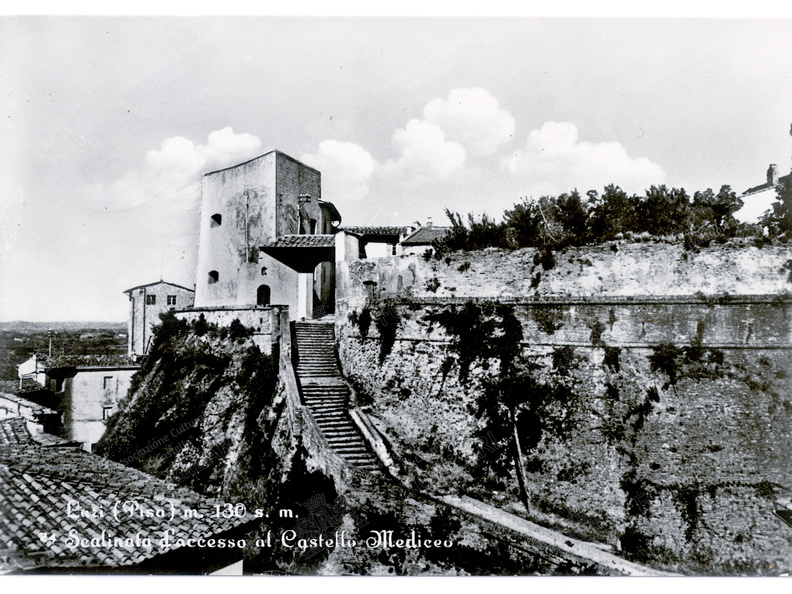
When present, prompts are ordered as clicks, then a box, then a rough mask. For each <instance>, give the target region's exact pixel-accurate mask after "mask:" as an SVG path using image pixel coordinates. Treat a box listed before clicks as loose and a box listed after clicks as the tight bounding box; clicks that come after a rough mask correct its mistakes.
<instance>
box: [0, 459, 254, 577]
mask: <svg viewBox="0 0 792 594" xmlns="http://www.w3.org/2000/svg"><path fill="white" fill-rule="evenodd" d="M0 484H2V485H3V488H2V489H0V550H3V549H5V555H6V556H7V557H10V561H9V562H8V564H7V565H6V567H5V568H2V567H0V571H2V570H4V571H6V572H7V571H12V570H14V569H31V568H35V567H47V568H53V567H64V568H65V567H72V568H76V567H124V566H132V565H137V564H140V563H142V562H144V561H147V560H149V559H152V558H154V557H156V556H158V555H161V554H163V553H166V552H169V551H171V550H174V548H173V547H171V548H164V547H162V546H160V540H161V539H162V537H163V531H164V530H170V533H169V536H170V538H171V540H176V539H179V538H184V539H188V538H193V539H197V538H209V537H216V536H218V535H221V534H223V533H226V532H228V531H229V530H232V529H235V528H238V527H241V526H243V525H244V524H247V523H250V522H253V521H255V520H254V519H253V518H252V516H251V514H247V515H246V516H244V517H243V518H236V517H234V518H214V515H215V508H214V505H216V504H219V502H218V501H215V500H212V499H208V498H205V497H203V496H201V495H199V494H197V493H195V492H194V491H190V490H188V489H184V488H181V487H179V486H178V485H175V484H173V483H169V482H166V481H163V480H160V479H157V478H155V477H153V476H150V475H148V474H146V473H144V472H141V471H139V470H135V469H133V468H129V467H127V466H123V465H122V464H118V463H115V462H111V461H110V460H106V459H104V458H101V457H99V456H95V455H92V454H89V453H87V452H84V451H82V450H80V449H78V448H48V447H43V446H39V445H7V446H2V447H0ZM69 501H74V502H77V503H78V504H79V506H80V509H81V510H86V511H88V512H92V511H93V510H100V511H101V513H100V514H91V513H89V514H86V515H88V517H83V516H82V515H80V514H72V515H73V516H74V515H76V516H77V517H69V515H67V511H68V510H67V505H68V502H69ZM125 502H126V507H122V506H124V503H125ZM135 505H136V506H137V507H136V508H135V507H134V506H135ZM187 508H189V509H191V510H196V511H197V512H198V513H199V514H201V517H200V518H199V517H198V516H195V517H190V518H185V517H184V513H183V511H184V510H185V509H187ZM114 509H115V510H116V512H117V517H116V514H115V513H114ZM130 510H132V513H130ZM157 510H164V511H163V513H164V516H162V517H157V515H156V514H157V513H158V512H157ZM147 511H151V512H152V514H148V513H146V512H147ZM172 511H173V512H174V513H173V515H172ZM71 531H75V532H74V533H72V532H71ZM70 533H71V534H72V536H74V534H77V535H79V536H80V538H85V539H92V538H96V539H99V540H98V541H97V542H98V545H99V546H82V545H81V544H80V543H74V541H73V540H71V539H70V538H71V537H70ZM103 535H104V541H102V540H101V537H102V536H103ZM136 535H139V536H140V537H141V538H144V537H146V536H148V537H149V538H150V539H151V545H152V546H151V547H147V546H142V545H135V544H133V545H132V546H127V545H126V544H125V543H122V542H114V538H134V537H135V536H136ZM108 544H109V545H110V546H107V545H108ZM70 545H75V546H70ZM76 545H79V546H76ZM192 550H194V551H195V552H196V557H197V556H200V555H202V554H203V553H205V552H210V550H208V549H192ZM1 564H2V560H0V565H1Z"/></svg>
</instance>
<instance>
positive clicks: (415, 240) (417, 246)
mask: <svg viewBox="0 0 792 594" xmlns="http://www.w3.org/2000/svg"><path fill="white" fill-rule="evenodd" d="M450 232H451V227H435V226H434V225H433V224H432V221H431V219H430V220H429V221H427V223H426V225H423V226H421V227H418V228H417V229H416V230H415V231H413V232H412V233H410V234H409V235H407V237H405V238H404V239H403V240H402V241H401V244H400V245H401V253H402V254H423V253H424V252H426V250H428V249H430V248H431V247H432V242H433V241H435V240H437V239H442V238H443V237H445V236H446V235H448V234H449V233H450Z"/></svg>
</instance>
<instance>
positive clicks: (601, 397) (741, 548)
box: [337, 244, 792, 574]
mask: <svg viewBox="0 0 792 594" xmlns="http://www.w3.org/2000/svg"><path fill="white" fill-rule="evenodd" d="M653 248H654V249H653V250H649V249H648V246H646V245H638V246H631V245H618V246H617V249H618V250H619V251H618V252H614V251H612V250H611V249H610V248H609V247H607V246H606V247H605V248H604V249H599V248H594V249H592V250H590V251H586V250H582V249H581V250H569V251H568V252H566V253H565V254H564V255H563V256H559V255H557V256H556V258H557V261H556V266H555V267H554V268H553V269H551V270H545V269H544V268H543V267H542V266H541V264H538V263H537V264H534V262H533V255H534V254H533V252H532V251H531V250H522V251H521V253H519V252H517V253H500V252H496V251H485V252H483V253H478V254H474V253H468V254H456V255H454V256H453V257H452V259H451V261H450V262H449V263H446V262H445V261H440V262H433V261H426V260H424V259H423V258H422V257H420V256H419V257H411V258H389V259H384V258H383V259H378V260H376V261H374V260H368V261H366V260H363V261H358V262H345V263H342V264H341V267H343V268H344V272H345V274H344V275H342V278H341V281H340V282H344V283H346V286H347V287H348V288H349V290H348V292H347V297H348V299H345V300H343V302H342V303H340V306H341V307H340V308H339V309H340V310H341V311H343V312H344V313H343V314H341V315H339V316H338V321H337V325H338V328H337V332H338V336H339V353H340V357H341V361H342V365H343V367H344V370H345V373H346V374H347V376H348V377H349V378H350V380H351V381H352V383H353V385H354V386H355V387H356V389H357V393H358V394H357V396H358V400H359V402H360V403H361V404H364V405H367V409H368V411H369V412H370V414H371V415H372V418H373V419H374V421H375V422H376V423H377V424H378V426H379V427H380V429H381V430H382V431H383V432H384V434H385V435H386V436H387V437H388V438H389V440H390V441H391V446H392V447H393V448H394V450H395V451H396V452H397V454H398V455H399V456H400V459H401V460H402V463H404V464H406V465H407V466H408V467H409V469H410V471H411V472H412V473H414V474H415V475H416V476H417V477H419V479H420V480H422V481H424V482H425V483H426V484H428V485H431V486H432V487H433V488H434V489H436V490H437V491H438V492H446V493H448V492H451V493H454V492H458V493H470V494H474V495H476V496H478V497H480V498H482V499H485V500H487V501H490V502H491V503H494V504H496V505H499V506H501V507H504V508H506V509H511V510H513V511H520V510H522V513H525V509H524V507H522V504H521V502H520V499H521V498H520V493H519V490H518V488H517V481H516V475H514V468H513V466H512V467H511V470H510V473H511V475H510V476H511V478H510V479H509V480H506V481H505V482H503V483H498V481H497V480H495V479H494V478H493V474H492V473H493V471H492V468H493V467H494V465H495V461H496V459H500V460H501V462H502V461H503V459H504V456H503V455H502V454H503V452H504V450H502V449H501V450H498V449H497V448H496V447H495V446H494V444H493V443H490V442H489V441H488V438H487V433H486V426H485V422H484V420H483V416H482V414H481V405H482V403H483V400H482V395H483V393H484V389H485V387H486V386H487V385H488V384H492V383H493V382H494V381H496V380H497V378H498V377H499V376H498V372H499V362H498V361H497V360H494V359H491V360H476V361H474V362H473V364H472V366H471V371H470V377H469V378H468V379H467V380H461V379H460V375H459V370H460V369H459V361H458V357H457V355H456V353H455V351H454V348H453V344H452V342H451V340H450V337H449V336H448V335H446V333H445V332H444V330H443V328H441V327H440V326H439V325H438V324H434V325H431V324H429V323H428V322H427V321H426V320H425V316H426V315H427V314H429V313H430V312H438V311H441V310H443V309H447V308H452V307H453V308H456V309H457V311H459V310H460V309H461V305H462V304H463V303H464V302H465V301H467V300H468V299H467V297H469V296H475V297H481V298H482V299H479V300H478V301H479V302H482V301H486V300H488V299H492V300H495V301H497V302H499V303H504V304H508V305H509V309H510V311H513V312H514V314H515V316H516V318H517V320H518V321H519V323H520V325H521V326H522V343H521V345H520V347H519V354H518V355H517V356H516V357H515V360H516V361H517V367H516V369H515V374H524V375H525V374H530V375H532V376H533V377H535V378H536V380H537V382H539V383H542V384H543V385H547V386H563V387H565V388H567V389H568V394H571V396H568V398H567V400H565V401H563V402H561V401H559V402H551V403H549V404H548V405H547V406H548V408H546V409H542V415H544V417H545V420H547V419H555V420H558V419H562V420H563V422H561V421H558V423H557V424H556V425H553V424H552V423H550V425H548V427H550V428H548V427H545V428H544V430H543V431H541V438H540V440H539V442H538V443H537V444H535V445H533V446H532V447H526V448H525V451H524V452H523V454H524V456H523V458H522V464H523V471H524V473H525V475H526V477H527V482H528V493H529V499H530V515H531V516H532V517H534V518H535V519H540V520H542V521H545V522H547V523H549V524H552V525H555V526H557V527H561V528H563V529H565V530H569V531H570V532H571V533H573V534H577V535H580V536H582V537H585V538H590V539H593V540H600V541H603V540H604V541H606V542H609V543H610V544H613V545H614V546H617V547H622V546H623V547H624V554H625V555H627V556H632V558H635V559H638V560H641V561H644V562H649V563H652V564H655V565H658V566H663V567H666V568H669V569H675V570H680V571H692V572H694V573H770V574H772V573H776V572H779V571H782V569H779V568H786V569H787V570H788V569H789V568H790V567H792V529H790V528H789V526H787V525H786V524H785V523H784V522H782V521H781V520H780V519H779V518H778V517H776V516H775V515H774V513H773V511H774V509H776V508H777V507H778V505H779V504H778V503H777V500H779V499H781V498H783V497H784V495H785V494H787V496H788V494H789V493H792V483H790V477H792V461H791V460H792V439H790V438H792V422H791V421H790V415H789V411H791V410H792V400H791V399H790V397H789V394H790V393H792V385H790V380H789V376H788V373H789V370H790V369H792V350H791V348H790V347H792V330H791V328H790V318H791V317H792V309H790V306H791V305H792V303H790V299H789V297H788V293H787V292H788V290H789V289H790V288H792V284H790V283H789V280H788V271H787V270H786V269H785V263H786V262H787V261H788V260H789V259H790V257H792V254H791V253H790V250H789V249H788V248H779V247H774V248H772V249H770V250H767V251H762V250H757V249H756V248H752V247H746V248H734V247H730V246H725V247H724V246H719V247H718V248H714V249H712V250H711V251H707V250H701V251H700V252H699V253H696V254H692V253H688V254H687V256H684V254H685V252H684V250H682V249H681V248H678V247H676V246H670V245H662V244H658V245H655V246H653ZM743 250H745V252H743ZM625 254H626V256H625ZM620 258H624V259H620ZM465 262H468V263H469V266H467V267H465V268H466V270H464V271H463V270H460V269H459V267H460V266H462V265H463V264H464V263H465ZM586 262H589V263H586ZM487 271H488V272H487ZM537 272H541V273H542V274H541V277H540V279H539V281H538V283H534V286H533V287H532V286H531V284H530V283H531V280H530V278H531V275H535V274H536V273H537ZM617 273H618V274H617ZM465 275H467V276H465ZM526 275H528V277H527V278H528V280H527V281H526V279H525V276H526ZM399 277H401V280H399ZM487 277H489V278H491V279H492V281H491V283H487V282H485V278H487ZM432 278H437V280H438V282H439V284H440V288H437V287H435V285H436V284H437V283H434V282H433V283H431V285H429V289H431V288H433V287H434V288H435V291H432V290H429V289H427V286H426V284H425V283H427V282H428V281H430V280H431V279H432ZM466 279H467V280H466ZM364 281H369V282H368V285H365V284H364ZM372 282H374V283H377V284H376V286H375V290H374V291H372V288H373V287H374V286H373V285H372V284H371V283H372ZM526 282H527V283H528V287H526V286H525V283H526ZM545 282H546V283H547V284H546V285H544V284H543V283H545ZM442 287H445V291H446V293H445V294H446V295H449V297H444V298H441V297H438V295H439V294H440V293H441V288H442ZM451 288H455V289H456V290H455V291H451V290H450V289H451ZM522 291H526V293H521V292H522ZM760 291H761V292H762V293H763V294H759V292H760ZM727 293H728V295H726V294H727ZM740 293H742V294H740ZM372 294H373V298H372ZM451 294H455V295H460V294H461V295H464V296H465V297H456V298H450V295H451ZM534 296H538V299H539V301H538V302H534V301H533V298H534ZM526 297H527V298H528V299H526ZM365 305H367V306H368V307H369V308H370V310H371V312H372V317H373V318H374V319H375V320H376V318H377V317H379V316H381V315H384V314H387V312H390V319H391V320H393V319H397V320H398V322H396V323H397V324H398V329H397V332H396V336H395V341H394V343H393V346H392V349H391V351H390V352H389V353H387V354H385V356H384V358H383V352H382V350H381V349H382V340H381V337H380V335H379V332H378V331H377V329H376V323H372V324H371V325H370V328H369V329H368V333H367V335H366V336H365V337H364V336H362V335H361V329H360V327H359V324H355V323H353V321H352V319H354V315H353V316H352V319H350V315H349V314H359V313H360V312H361V311H362V308H363V307H364V306H365ZM394 313H395V315H393V314H394ZM386 319H388V318H386ZM667 343H673V344H674V345H676V346H675V347H674V348H676V349H678V350H677V351H676V355H675V357H676V358H672V359H673V366H676V368H675V370H674V371H675V373H676V374H677V377H675V378H674V382H673V383H672V382H671V379H670V378H669V376H668V374H667V373H666V372H664V371H663V370H662V369H656V368H655V369H653V367H652V364H651V362H650V357H651V356H653V355H654V354H656V353H657V352H658V348H659V347H660V346H661V345H663V344H667ZM691 344H693V345H694V346H697V347H698V348H699V349H703V351H701V352H703V353H705V355H704V356H703V357H702V358H701V359H700V360H692V359H695V354H694V355H691V357H692V359H691V360H688V359H686V358H685V355H684V353H685V351H683V350H681V349H683V348H684V347H688V348H689V347H690V345H691ZM605 347H608V349H610V351H606V348H605ZM689 352H690V353H694V351H689ZM608 353H610V359H606V355H608ZM614 353H616V360H617V361H618V363H617V364H616V367H614V359H613V355H614ZM559 359H563V360H564V361H566V365H565V366H564V367H563V368H559V367H558V365H559V363H558V360H559ZM531 406H532V405H531V404H530V402H525V403H523V404H520V405H519V406H518V409H517V410H518V415H519V414H525V415H530V414H531V413H530V410H531ZM529 418H530V417H529V416H525V417H523V419H522V421H524V422H528V421H529ZM554 422H555V421H554ZM530 424H531V423H528V425H530ZM534 424H535V423H534ZM552 427H555V428H554V429H553V428H552ZM559 427H562V428H563V429H559ZM528 441H530V440H528ZM498 447H500V448H502V447H504V446H503V444H499V445H498Z"/></svg>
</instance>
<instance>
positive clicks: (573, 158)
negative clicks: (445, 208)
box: [501, 122, 666, 195]
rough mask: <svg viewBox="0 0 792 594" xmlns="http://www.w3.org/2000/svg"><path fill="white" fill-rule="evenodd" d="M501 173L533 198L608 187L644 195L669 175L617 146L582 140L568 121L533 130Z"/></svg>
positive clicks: (502, 161)
mask: <svg viewBox="0 0 792 594" xmlns="http://www.w3.org/2000/svg"><path fill="white" fill-rule="evenodd" d="M501 168H502V170H503V171H506V172H508V173H510V174H512V175H514V176H516V177H517V179H519V180H520V181H521V182H522V183H523V185H524V187H525V191H526V192H529V193H532V194H534V195H540V194H558V193H562V192H567V191H570V190H572V189H574V188H578V189H579V190H581V191H585V190H589V189H601V188H602V187H603V186H605V185H607V184H616V185H619V186H621V187H622V188H623V189H624V190H626V191H628V192H641V191H643V190H644V189H646V188H648V187H649V186H651V185H652V184H660V183H663V182H664V181H665V176H666V174H665V171H664V170H663V169H662V167H660V166H659V165H657V164H655V163H653V162H652V161H650V160H649V159H647V158H646V157H637V158H632V157H630V156H629V155H628V154H627V151H626V150H625V149H624V147H623V146H622V145H621V144H619V143H618V142H600V143H592V142H587V141H583V142H581V141H579V138H578V130H577V127H576V126H575V125H574V124H570V123H568V122H546V123H545V124H544V125H543V126H542V128H541V129H540V130H533V131H531V133H530V134H529V135H528V139H527V142H526V148H525V149H524V150H517V151H515V152H514V153H513V154H512V155H510V156H508V157H504V158H503V159H502V160H501Z"/></svg>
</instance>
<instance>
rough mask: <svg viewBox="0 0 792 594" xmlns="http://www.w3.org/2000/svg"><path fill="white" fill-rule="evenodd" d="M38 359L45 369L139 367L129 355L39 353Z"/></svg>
mask: <svg viewBox="0 0 792 594" xmlns="http://www.w3.org/2000/svg"><path fill="white" fill-rule="evenodd" d="M38 360H39V361H40V362H41V364H42V365H43V366H44V369H58V368H63V367H77V368H91V369H94V368H96V369H99V368H108V367H114V368H118V367H124V368H126V367H129V368H133V367H139V366H140V365H139V364H137V363H135V361H133V360H132V358H130V357H129V355H126V354H124V355H121V354H116V355H54V356H52V357H48V356H47V355H38Z"/></svg>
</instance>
